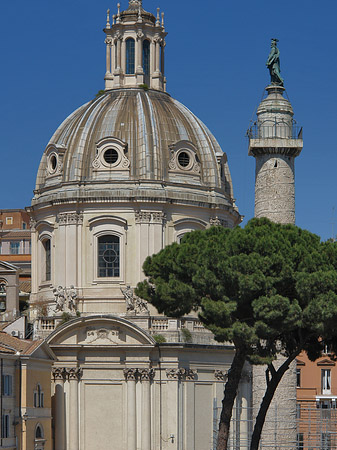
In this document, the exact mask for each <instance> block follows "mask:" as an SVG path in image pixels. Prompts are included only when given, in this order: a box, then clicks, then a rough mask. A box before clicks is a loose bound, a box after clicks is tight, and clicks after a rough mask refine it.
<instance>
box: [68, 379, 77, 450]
mask: <svg viewBox="0 0 337 450" xmlns="http://www.w3.org/2000/svg"><path fill="white" fill-rule="evenodd" d="M69 384H70V393H69V397H70V398H69V450H78V436H79V435H78V381H77V379H70V380H69Z"/></svg>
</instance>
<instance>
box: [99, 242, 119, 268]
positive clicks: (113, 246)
mask: <svg viewBox="0 0 337 450" xmlns="http://www.w3.org/2000/svg"><path fill="white" fill-rule="evenodd" d="M119 273H120V242H119V237H118V236H115V235H112V234H106V235H104V236H100V237H99V238H98V276H99V277H119Z"/></svg>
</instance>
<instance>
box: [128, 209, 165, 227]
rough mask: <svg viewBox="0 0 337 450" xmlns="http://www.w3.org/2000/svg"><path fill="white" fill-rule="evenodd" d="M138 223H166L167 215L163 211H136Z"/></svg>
mask: <svg viewBox="0 0 337 450" xmlns="http://www.w3.org/2000/svg"><path fill="white" fill-rule="evenodd" d="M135 220H136V223H150V222H151V221H152V222H153V223H160V224H164V223H165V222H166V214H165V213H164V212H162V211H152V212H150V211H136V212H135Z"/></svg>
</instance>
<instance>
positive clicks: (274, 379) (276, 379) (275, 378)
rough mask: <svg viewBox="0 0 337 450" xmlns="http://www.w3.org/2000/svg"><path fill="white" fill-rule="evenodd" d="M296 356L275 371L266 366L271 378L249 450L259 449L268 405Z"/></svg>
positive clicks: (257, 417)
mask: <svg viewBox="0 0 337 450" xmlns="http://www.w3.org/2000/svg"><path fill="white" fill-rule="evenodd" d="M297 355H298V353H295V354H294V353H293V354H292V355H291V356H289V358H287V359H286V360H285V361H284V363H283V364H282V365H281V366H280V367H279V368H278V369H277V370H275V368H274V366H273V365H272V364H270V365H269V366H268V369H269V370H270V374H271V378H270V380H269V382H268V384H267V389H266V392H265V394H264V397H263V399H262V402H261V405H260V409H259V412H258V415H257V416H256V420H255V425H254V431H253V434H252V440H251V443H250V450H258V448H259V444H260V439H261V434H262V429H263V425H264V422H265V420H266V415H267V412H268V408H269V406H270V403H271V401H272V400H273V397H274V394H275V391H276V389H277V386H278V385H279V383H280V381H281V379H282V377H283V375H284V374H285V372H286V371H287V370H288V369H289V366H290V363H291V362H292V361H293V360H294V359H295V358H296V356H297Z"/></svg>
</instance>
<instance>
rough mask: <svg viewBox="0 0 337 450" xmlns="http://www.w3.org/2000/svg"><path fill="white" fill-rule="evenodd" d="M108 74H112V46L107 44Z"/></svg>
mask: <svg viewBox="0 0 337 450" xmlns="http://www.w3.org/2000/svg"><path fill="white" fill-rule="evenodd" d="M106 73H107V74H108V73H111V44H110V43H109V42H107V43H106Z"/></svg>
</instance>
